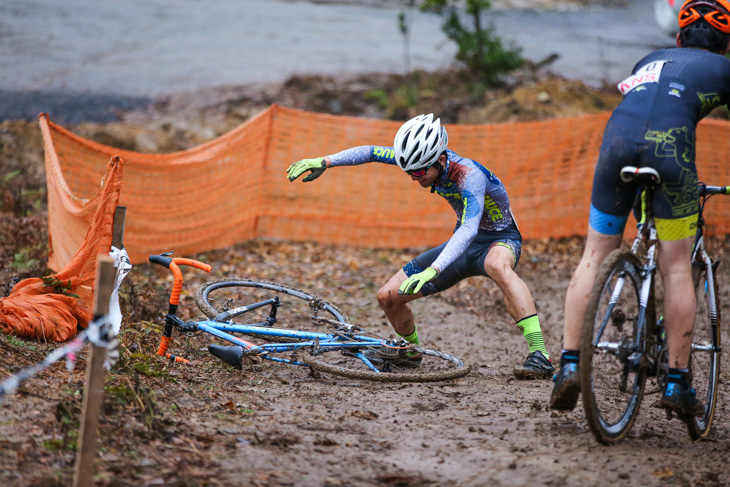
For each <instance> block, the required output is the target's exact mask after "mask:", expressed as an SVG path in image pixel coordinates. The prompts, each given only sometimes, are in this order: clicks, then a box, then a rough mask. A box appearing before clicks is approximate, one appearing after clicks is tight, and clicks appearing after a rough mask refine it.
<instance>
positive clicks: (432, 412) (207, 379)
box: [0, 76, 730, 487]
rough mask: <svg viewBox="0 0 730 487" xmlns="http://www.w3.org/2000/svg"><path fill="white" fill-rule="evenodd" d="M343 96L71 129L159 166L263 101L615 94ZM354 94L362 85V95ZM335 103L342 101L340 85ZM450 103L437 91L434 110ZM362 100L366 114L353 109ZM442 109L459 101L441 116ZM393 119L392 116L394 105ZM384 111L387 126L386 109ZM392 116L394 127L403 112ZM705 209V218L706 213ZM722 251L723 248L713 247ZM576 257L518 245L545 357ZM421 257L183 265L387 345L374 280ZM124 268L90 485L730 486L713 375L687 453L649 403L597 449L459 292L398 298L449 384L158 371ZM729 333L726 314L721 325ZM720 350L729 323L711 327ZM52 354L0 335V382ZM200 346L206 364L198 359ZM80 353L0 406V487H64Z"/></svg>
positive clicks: (40, 191) (39, 189)
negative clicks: (284, 289)
mask: <svg viewBox="0 0 730 487" xmlns="http://www.w3.org/2000/svg"><path fill="white" fill-rule="evenodd" d="M374 80H377V82H379V83H382V84H381V85H379V88H383V89H384V92H385V93H393V95H392V97H391V98H390V99H389V102H388V103H386V104H385V106H383V105H378V104H377V103H375V102H373V101H372V99H371V98H368V97H366V96H354V95H353V92H348V91H347V90H346V88H348V87H349V88H350V89H352V90H355V87H356V86H358V85H357V84H355V83H344V82H342V81H339V82H338V81H334V80H328V79H322V78H296V79H293V80H290V81H289V82H288V83H286V84H284V85H283V86H282V87H278V88H276V89H272V90H271V92H269V93H257V94H242V93H241V92H238V91H236V92H235V93H234V92H232V91H229V92H218V93H215V94H213V93H200V94H198V96H196V97H187V98H186V99H183V100H179V99H178V100H176V99H172V98H171V99H166V100H162V101H160V103H158V104H157V105H156V106H155V107H154V110H153V111H150V110H148V111H145V112H136V113H127V114H123V117H122V121H121V122H118V123H115V124H108V125H93V124H80V125H75V126H72V127H69V128H71V129H72V130H73V131H75V132H76V133H79V134H81V135H83V136H86V137H90V138H93V139H94V140H97V141H99V142H103V143H107V144H110V145H113V146H116V147H124V148H130V149H132V150H140V151H144V152H167V151H170V150H178V149H181V148H185V147H190V146H192V145H195V144H198V143H201V142H203V141H205V140H209V139H210V138H211V137H213V136H215V135H217V134H218V133H223V132H225V131H227V130H230V128H232V127H233V126H235V124H237V123H240V122H241V121H243V120H245V119H246V118H248V117H249V116H250V115H251V114H253V113H256V111H257V110H258V109H260V108H261V107H264V106H266V105H267V104H268V103H271V102H278V103H282V104H285V105H288V106H296V107H300V108H307V109H315V110H319V111H327V107H328V103H331V102H332V100H341V101H344V100H355V103H352V104H351V105H345V104H343V106H345V109H344V111H345V112H346V113H350V114H360V115H362V114H365V115H368V116H388V117H392V118H398V116H399V115H398V114H400V116H401V117H403V116H407V115H409V112H408V110H413V111H420V110H422V109H423V108H424V107H431V108H432V109H434V110H436V111H439V110H441V109H443V110H444V111H445V112H446V113H447V114H446V117H445V118H446V119H447V120H448V121H449V122H459V121H461V122H477V121H481V122H484V121H494V122H497V121H513V120H529V119H532V120H534V119H543V118H550V117H554V116H567V115H572V114H575V113H589V112H592V111H598V110H607V109H610V108H612V103H614V102H615V101H616V100H617V98H616V97H615V95H613V94H610V93H608V92H602V91H595V90H589V89H587V88H585V87H584V86H582V85H580V84H579V83H574V82H566V81H562V80H552V81H549V82H545V83H542V82H540V81H537V80H533V81H531V82H530V83H528V84H526V85H522V86H521V87H519V88H518V87H513V88H511V89H502V90H495V91H490V92H489V93H487V94H486V95H485V100H486V101H484V100H483V101H484V103H481V104H474V103H470V102H469V100H470V98H468V97H467V96H466V95H464V97H463V98H459V97H458V96H455V95H454V96H452V97H450V98H449V100H447V101H450V102H451V104H450V105H447V104H446V103H444V104H443V105H442V106H437V107H434V105H433V104H434V103H435V102H434V101H433V99H428V98H423V99H422V103H423V105H420V106H416V107H410V108H408V107H406V108H402V107H401V108H397V107H398V105H397V101H398V100H397V97H396V95H395V89H390V88H388V86H389V85H388V84H387V83H388V82H389V81H392V79H391V78H390V77H382V78H377V77H375V76H371V77H369V78H368V82H369V83H371V84H370V85H367V86H366V87H365V88H367V89H369V90H373V89H375V88H376V87H375V86H373V85H372V83H375V82H376V81H374ZM363 83H364V81H363ZM338 90H339V91H338ZM446 98H447V97H444V99H446ZM368 100H370V101H368ZM453 100H457V101H459V100H462V101H461V102H460V103H454V102H453ZM394 107H396V108H397V109H398V110H402V111H401V112H398V111H397V110H395V109H394ZM389 109H393V111H392V112H390V113H386V111H387V110H389ZM401 119H402V118H401ZM0 150H1V151H2V153H0V156H1V157H0V181H2V186H1V187H0V189H1V190H2V192H1V193H0V195H1V196H2V198H0V204H1V205H2V206H1V207H0V209H1V210H2V211H0V292H2V287H3V285H4V284H5V283H6V282H8V281H10V280H11V279H12V278H14V277H28V276H31V275H43V274H44V273H45V272H46V269H45V261H44V246H45V239H46V238H47V236H46V234H45V218H46V216H45V207H44V194H45V193H44V188H43V184H44V174H43V167H42V152H41V141H40V136H39V134H38V129H37V127H36V125H35V123H33V122H10V121H6V122H2V123H1V124H0ZM711 211H712V210H711V208H710V214H711ZM715 244H716V245H715V250H716V252H715V253H716V255H718V256H719V257H721V258H724V259H725V260H727V258H728V257H730V240H728V239H726V238H720V237H718V238H717V239H715ZM581 249H582V240H581V239H580V238H572V239H562V240H546V241H529V242H526V244H525V247H524V251H523V257H522V260H521V262H520V264H519V267H518V271H519V272H520V274H521V276H522V277H523V279H524V280H525V282H526V283H527V284H528V286H529V287H530V289H531V290H532V293H533V295H534V298H535V301H536V304H537V308H538V310H539V313H540V316H541V321H542V323H543V331H544V334H545V338H546V342H547V346H548V349H549V351H550V352H551V354H553V357H555V358H557V356H558V354H559V351H560V343H561V333H562V319H563V309H562V308H563V297H564V294H565V289H566V287H567V284H568V280H569V278H570V275H571V273H572V270H573V268H574V266H575V264H576V263H577V261H578V258H579V255H580V252H581ZM422 250H423V249H406V250H371V249H363V248H355V247H346V246H333V245H316V244H312V243H295V242H267V241H255V242H246V243H242V244H240V245H237V246H235V247H233V248H230V249H222V250H218V251H213V252H208V253H205V254H201V255H198V256H192V257H196V258H198V259H200V260H204V261H207V262H209V263H210V264H212V265H213V268H214V270H213V273H212V276H205V277H206V278H208V277H210V278H211V279H212V278H216V277H221V276H227V277H228V276H236V275H237V276H243V277H250V278H256V279H264V280H271V281H278V282H284V283H287V284H289V285H292V286H294V287H299V288H303V289H306V290H309V291H311V292H313V293H316V294H319V295H321V296H323V297H325V298H326V299H328V300H330V301H332V302H334V303H336V304H338V305H340V306H341V307H342V308H343V309H344V310H345V311H346V312H347V313H348V314H349V315H350V317H351V318H352V319H353V320H354V321H355V322H358V323H362V324H366V325H367V327H368V328H371V329H373V331H376V332H379V333H382V334H388V333H389V328H388V326H387V325H386V323H385V320H384V315H383V314H382V312H381V311H380V310H379V308H378V306H377V303H376V301H375V295H376V292H377V290H378V288H379V286H380V285H382V284H383V283H384V282H385V281H386V280H387V279H388V277H390V275H391V274H392V273H393V272H395V271H396V270H397V269H398V268H399V267H400V266H402V265H403V264H404V263H405V262H407V261H408V260H410V259H411V258H412V257H413V256H415V255H417V253H419V252H420V251H422ZM165 272H166V271H164V272H163V270H162V269H156V268H155V269H152V268H151V267H150V266H149V265H138V266H135V268H134V269H133V270H132V272H131V274H130V275H129V276H128V278H127V280H126V281H125V282H124V286H123V292H122V306H123V312H124V315H125V323H124V326H123V332H122V337H121V342H122V360H121V361H120V363H119V364H118V365H117V366H116V367H115V368H114V369H113V370H112V371H111V372H109V373H108V374H107V376H106V382H105V389H106V394H105V398H104V411H103V416H102V422H101V426H100V438H99V440H100V454H99V460H98V462H97V465H96V472H97V473H96V482H95V484H96V485H114V486H154V485H169V486H198V485H226V486H228V485H254V486H280V485H292V486H300V485H301V486H340V485H341V486H350V485H351V486H370V485H372V486H376V485H378V486H379V485H385V486H414V487H415V486H431V485H432V486H502V485H504V486H507V485H509V486H512V485H524V486H532V485H550V486H592V485H642V486H659V485H687V486H689V485H693V486H720V485H730V471H728V468H727V464H728V460H730V453H728V451H729V448H728V447H729V446H730V445H729V444H728V442H729V440H728V436H729V433H730V392H729V391H728V389H727V379H728V373H727V372H723V374H722V379H723V383H722V384H721V389H720V398H719V406H718V411H717V416H716V424H715V426H714V432H713V434H712V436H711V437H710V438H709V439H708V440H705V441H702V442H697V443H693V442H691V441H690V440H689V438H688V436H687V433H686V431H685V428H684V426H683V425H682V424H681V423H679V422H678V421H676V420H674V421H671V422H668V421H667V420H666V419H665V415H664V412H663V411H662V410H659V409H656V408H654V407H652V405H653V403H654V402H655V400H656V396H649V397H647V398H646V401H645V403H644V407H643V409H642V412H641V415H640V418H639V420H638V422H637V424H636V426H635V427H634V429H633V433H632V434H631V436H630V437H629V438H628V439H627V440H626V441H624V442H623V443H621V444H619V445H616V446H613V447H605V446H601V445H599V444H597V443H596V441H595V440H594V439H593V437H592V436H591V433H590V432H589V431H588V428H587V426H586V424H585V422H584V420H583V413H582V410H581V409H580V408H578V409H576V410H575V411H573V412H569V413H557V412H553V411H550V410H548V409H547V408H546V405H547V402H548V397H549V394H550V391H551V387H552V384H551V382H550V381H534V382H521V381H517V380H515V379H514V377H513V376H512V372H511V371H512V367H513V366H514V365H515V364H516V363H518V362H521V361H522V360H523V359H524V356H525V355H526V353H527V347H526V344H525V342H524V339H523V338H522V336H521V334H520V333H519V332H518V330H517V329H516V328H515V326H514V324H513V323H512V322H511V320H510V319H509V316H508V314H507V312H506V310H505V307H504V304H503V302H502V299H501V296H500V293H499V291H498V290H497V288H496V286H494V285H493V284H492V283H491V282H489V281H487V280H485V279H478V278H472V279H469V280H467V281H464V282H462V283H461V284H460V285H458V286H457V287H455V288H453V289H451V290H449V291H447V292H445V293H443V294H442V295H440V296H436V297H431V298H428V299H425V300H421V301H420V302H417V303H415V304H414V311H415V314H416V319H417V322H418V324H419V330H420V331H419V333H420V336H421V338H422V342H423V343H424V344H426V345H428V346H433V347H438V348H441V349H443V350H445V351H449V352H453V353H456V354H459V355H461V356H462V357H463V358H464V359H465V360H467V361H468V362H469V363H471V364H472V366H473V371H472V372H471V374H470V375H468V376H466V377H465V378H463V379H459V380H457V381H453V382H446V383H434V384H414V385H384V384H373V383H367V382H361V381H356V380H350V379H342V378H336V377H330V376H323V377H322V378H319V379H315V378H313V377H311V376H310V375H309V374H308V371H307V370H306V369H304V368H300V367H293V366H284V365H276V364H273V365H272V364H269V363H249V364H245V365H244V368H243V370H242V371H235V370H233V369H231V368H229V367H227V366H225V365H223V364H221V363H220V362H218V361H217V360H216V359H215V358H213V357H212V356H210V355H208V354H207V352H205V351H204V345H205V343H206V341H205V339H204V338H203V337H196V338H194V339H190V340H187V341H186V340H183V339H181V338H179V337H178V339H177V340H176V342H175V344H174V348H175V350H176V351H177V352H179V353H182V354H185V355H187V356H188V357H189V358H191V359H193V361H194V362H193V364H192V365H190V366H176V365H170V364H168V363H167V362H165V361H163V360H160V359H159V358H158V357H156V356H155V355H154V352H155V350H156V349H157V346H158V344H159V336H160V324H161V317H162V315H163V313H164V312H165V311H166V304H165V303H166V299H167V294H166V293H167V292H169V289H170V284H171V281H170V279H169V276H168V275H167V274H166V273H165ZM185 276H186V279H187V281H186V288H185V293H184V297H183V301H182V304H183V309H184V311H183V316H184V317H186V318H191V317H200V316H201V315H200V314H199V313H198V312H197V310H196V308H195V304H194V302H193V299H192V293H193V291H194V289H195V288H196V286H197V284H199V283H200V282H201V281H202V280H203V278H204V276H201V275H200V273H199V272H198V271H194V270H189V271H187V272H186V273H185ZM728 277H729V274H728V270H727V268H726V264H723V265H722V266H721V267H720V298H721V301H722V302H723V303H724V305H723V308H722V312H723V315H724V316H730V309H728V304H730V284H728V282H730V279H728ZM724 321H726V320H724ZM723 339H724V340H725V343H730V342H729V341H728V340H729V339H730V337H729V336H728V328H727V326H725V327H724V329H723ZM55 347H56V345H54V344H42V343H37V342H28V341H24V340H19V339H17V338H14V337H11V336H8V335H4V334H0V380H2V379H4V378H5V377H7V376H9V375H10V374H12V373H14V372H16V371H17V370H19V369H20V368H23V367H26V366H28V365H31V364H33V363H35V362H37V361H39V360H40V359H41V358H42V357H44V356H45V355H46V354H47V353H48V352H49V351H50V350H52V349H53V348H55ZM201 348H202V349H203V350H201ZM85 358H86V357H85V355H82V356H81V357H80V359H79V361H78V363H77V364H76V368H75V369H74V370H73V371H72V372H68V371H67V370H66V368H65V365H64V364H62V363H59V364H56V365H54V366H53V367H52V368H51V369H49V370H48V371H46V372H44V373H43V374H41V375H40V376H39V377H37V378H35V379H33V380H31V381H29V382H27V383H26V384H25V385H23V386H22V387H21V389H20V390H19V391H18V392H17V394H15V395H13V396H11V397H9V398H8V399H6V400H5V401H4V402H2V403H0V483H3V484H5V485H18V486H31V485H33V486H53V485H58V486H62V485H70V483H71V480H72V478H73V465H74V459H75V449H76V445H77V439H78V418H79V411H80V407H81V404H82V393H83V380H84V371H85V365H86V364H85Z"/></svg>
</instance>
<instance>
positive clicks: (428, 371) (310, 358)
mask: <svg viewBox="0 0 730 487" xmlns="http://www.w3.org/2000/svg"><path fill="white" fill-rule="evenodd" d="M384 348H385V347H384ZM416 350H417V351H419V352H421V354H423V356H424V358H423V362H422V365H421V366H420V367H418V368H408V367H396V366H392V367H391V369H390V371H383V372H375V371H373V370H371V369H369V368H367V367H366V366H365V364H363V363H362V361H361V360H360V359H358V358H356V357H352V356H349V355H347V354H343V353H340V352H338V351H330V352H324V353H318V354H314V353H313V352H312V350H300V351H298V352H297V358H298V359H299V360H301V361H302V362H304V363H305V364H307V365H308V366H309V367H310V368H311V369H312V370H313V371H314V372H324V373H327V374H332V375H337V376H340V377H347V378H350V379H363V380H369V381H376V382H438V381H445V380H453V379H458V378H460V377H464V376H465V375H467V374H468V373H469V372H470V371H471V367H470V366H469V365H466V364H464V361H463V360H461V359H460V358H458V357H456V356H454V355H451V354H448V353H444V352H440V351H438V350H433V349H428V348H422V347H416Z"/></svg>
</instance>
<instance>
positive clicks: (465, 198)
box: [432, 171, 488, 272]
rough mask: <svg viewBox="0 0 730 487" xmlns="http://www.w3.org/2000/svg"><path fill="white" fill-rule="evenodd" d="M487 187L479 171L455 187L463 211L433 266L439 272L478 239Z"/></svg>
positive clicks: (483, 176)
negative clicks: (475, 238)
mask: <svg viewBox="0 0 730 487" xmlns="http://www.w3.org/2000/svg"><path fill="white" fill-rule="evenodd" d="M487 186H488V181H487V178H486V177H485V175H484V174H483V173H481V172H479V171H473V172H471V173H470V174H469V175H468V176H467V177H465V178H464V179H463V180H461V181H459V182H458V183H457V184H456V185H455V186H454V190H456V191H457V192H458V194H459V195H460V197H461V201H462V203H463V209H462V210H461V215H460V216H459V221H458V223H457V228H456V230H455V231H454V234H453V235H452V236H451V238H450V239H449V241H448V242H447V243H446V246H445V247H444V250H443V251H441V254H439V256H438V257H437V258H436V260H435V261H434V263H433V264H432V267H434V268H436V269H437V270H438V271H439V272H441V271H443V270H444V269H446V267H448V266H449V265H450V264H451V263H452V262H454V261H455V260H456V259H457V258H459V257H460V256H461V254H463V253H464V251H466V249H467V247H469V245H470V244H471V243H472V241H473V240H474V237H476V235H477V232H478V231H479V222H480V221H481V219H482V214H483V213H484V200H485V195H486V193H487ZM453 196H456V195H452V197H453Z"/></svg>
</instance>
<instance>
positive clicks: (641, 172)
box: [621, 166, 662, 187]
mask: <svg viewBox="0 0 730 487" xmlns="http://www.w3.org/2000/svg"><path fill="white" fill-rule="evenodd" d="M621 181H623V182H624V183H636V184H639V185H641V186H649V187H654V186H658V185H659V184H660V183H661V182H662V178H661V176H659V173H658V172H656V170H655V169H652V168H650V167H641V168H639V167H634V166H625V167H623V168H621Z"/></svg>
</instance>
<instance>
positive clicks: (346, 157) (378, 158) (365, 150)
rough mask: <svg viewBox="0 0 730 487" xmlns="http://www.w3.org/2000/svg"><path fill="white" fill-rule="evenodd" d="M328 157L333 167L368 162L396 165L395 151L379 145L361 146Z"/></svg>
mask: <svg viewBox="0 0 730 487" xmlns="http://www.w3.org/2000/svg"><path fill="white" fill-rule="evenodd" d="M327 157H329V158H330V160H331V161H332V167H336V166H357V165H359V164H366V163H368V162H381V163H383V164H392V165H395V151H394V150H393V148H392V147H381V146H379V145H361V146H359V147H353V148H351V149H345V150H343V151H341V152H338V153H336V154H332V155H329V156H327Z"/></svg>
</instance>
